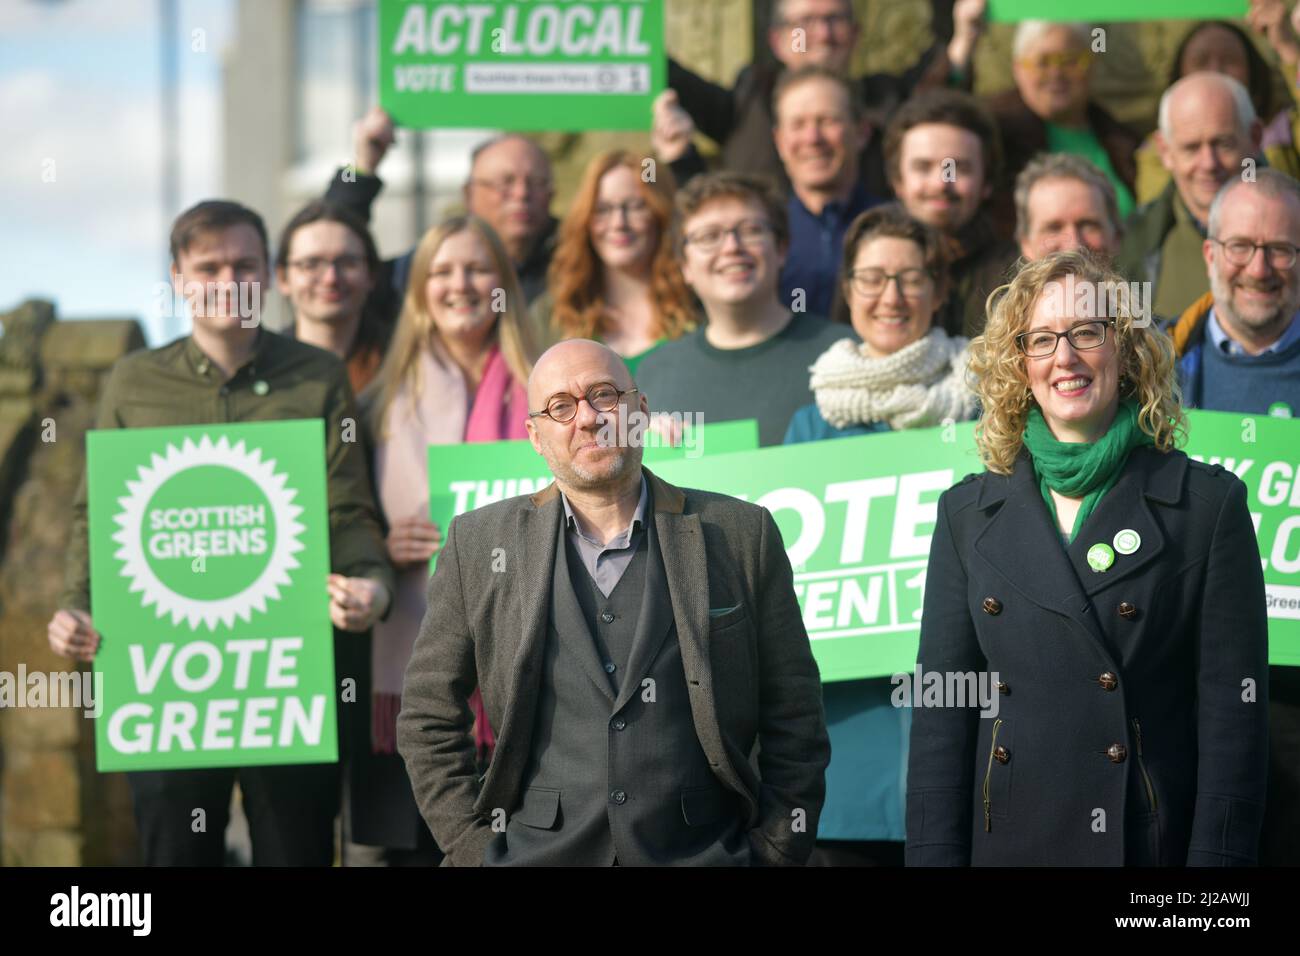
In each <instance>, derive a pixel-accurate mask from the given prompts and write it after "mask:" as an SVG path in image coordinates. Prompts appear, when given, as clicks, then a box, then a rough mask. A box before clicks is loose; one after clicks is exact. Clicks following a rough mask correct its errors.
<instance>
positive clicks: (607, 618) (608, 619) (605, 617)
mask: <svg viewBox="0 0 1300 956" xmlns="http://www.w3.org/2000/svg"><path fill="white" fill-rule="evenodd" d="M600 619H601V620H602V621H604V622H605V623H606V624H613V623H614V615H613V614H611V613H609V611H602V612H601V615H600Z"/></svg>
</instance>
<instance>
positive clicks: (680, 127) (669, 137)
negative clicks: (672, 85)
mask: <svg viewBox="0 0 1300 956" xmlns="http://www.w3.org/2000/svg"><path fill="white" fill-rule="evenodd" d="M694 135H695V121H694V120H693V119H691V115H690V114H689V113H687V112H686V110H684V109H682V108H681V106H679V105H678V103H677V91H676V90H664V91H663V92H662V93H660V94H659V95H658V96H656V97H655V103H654V122H653V125H652V126H651V128H650V145H651V146H652V147H653V148H654V151H655V153H656V155H658V157H659V158H660V159H661V160H663V161H664V162H665V163H674V162H676V161H677V160H679V159H681V158H682V154H683V153H685V152H686V150H687V149H689V148H690V145H691V137H692V136H694Z"/></svg>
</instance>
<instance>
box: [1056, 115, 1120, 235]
mask: <svg viewBox="0 0 1300 956" xmlns="http://www.w3.org/2000/svg"><path fill="white" fill-rule="evenodd" d="M1047 149H1048V150H1049V151H1050V152H1053V153H1074V154H1075V155H1076V156H1082V157H1083V158H1084V159H1086V160H1089V161H1090V162H1091V163H1092V164H1093V165H1094V166H1096V167H1097V168H1098V169H1100V170H1101V171H1102V172H1103V173H1105V174H1106V178H1107V179H1109V180H1110V181H1111V183H1112V184H1113V185H1114V187H1115V197H1116V199H1118V200H1119V219H1120V222H1123V221H1124V220H1125V219H1127V218H1128V214H1129V213H1131V212H1132V211H1133V207H1134V206H1135V205H1136V203H1135V202H1134V201H1133V194H1132V193H1131V192H1129V188H1128V187H1127V186H1125V185H1124V180H1122V179H1120V178H1119V175H1118V174H1117V173H1116V172H1115V167H1114V166H1112V165H1111V163H1110V156H1109V155H1107V153H1106V149H1105V147H1103V146H1102V145H1101V140H1099V139H1097V135H1096V134H1095V133H1094V132H1093V131H1092V130H1090V129H1067V128H1066V127H1064V126H1057V125H1056V124H1055V123H1048V124H1047Z"/></svg>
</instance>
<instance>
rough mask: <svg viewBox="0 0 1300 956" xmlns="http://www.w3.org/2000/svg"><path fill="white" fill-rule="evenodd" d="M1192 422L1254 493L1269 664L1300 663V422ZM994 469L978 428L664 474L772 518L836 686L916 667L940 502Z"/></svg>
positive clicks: (814, 447) (1200, 438) (1217, 416)
mask: <svg viewBox="0 0 1300 956" xmlns="http://www.w3.org/2000/svg"><path fill="white" fill-rule="evenodd" d="M1188 418H1189V422H1190V424H1189V429H1188V431H1189V441H1188V446H1187V449H1186V451H1187V453H1188V454H1189V455H1190V456H1192V457H1195V458H1199V459H1201V460H1204V461H1207V462H1210V463H1220V464H1223V466H1224V467H1225V468H1228V469H1229V470H1231V471H1233V472H1234V473H1236V474H1237V475H1238V477H1240V478H1241V479H1242V480H1243V481H1244V482H1245V484H1246V486H1247V489H1248V491H1249V502H1250V509H1251V513H1252V514H1253V515H1254V516H1255V518H1256V530H1257V534H1258V536H1259V544H1260V555H1261V560H1262V562H1263V566H1264V578H1265V586H1266V591H1267V600H1268V613H1269V657H1270V660H1271V662H1272V663H1274V664H1291V665H1300V423H1297V422H1295V421H1291V420H1288V419H1280V418H1268V417H1265V416H1242V415H1233V414H1225V413H1222V412H1200V411H1194V412H1190V413H1189V415H1188ZM904 462H905V463H906V464H905V465H903V466H900V463H904ZM981 470H983V466H982V463H981V462H980V460H979V457H978V455H977V454H976V450H975V442H974V423H969V422H968V423H965V424H960V425H955V426H949V427H948V428H935V429H917V430H914V431H906V432H887V433H882V434H877V435H865V436H861V437H858V438H842V439H835V440H831V441H822V442H811V443H808V444H801V445H788V446H784V447H780V448H764V449H762V450H759V451H752V452H745V453H741V454H734V455H726V456H723V457H721V458H713V457H709V458H707V459H704V460H700V461H679V462H672V463H665V464H663V465H660V466H659V467H658V468H656V473H657V474H659V475H660V476H661V477H663V478H664V479H665V480H667V481H670V482H672V483H673V484H676V485H678V486H681V487H686V488H700V489H703V490H706V491H718V492H723V493H725V494H731V495H735V496H736V497H738V498H744V499H746V500H748V501H754V502H756V503H758V504H761V505H763V506H764V507H766V508H768V509H769V510H770V511H771V512H772V515H773V517H774V518H775V519H776V523H777V526H778V527H779V528H780V529H781V535H782V538H783V539H784V541H785V544H786V553H787V554H788V555H789V557H790V563H791V565H792V566H793V567H794V572H795V575H794V580H795V591H796V593H797V595H798V597H799V604H800V607H801V608H802V610H803V620H804V625H805V627H806V628H807V630H808V636H809V637H810V638H811V639H812V646H813V652H814V654H815V656H816V658H817V663H818V666H819V667H820V668H821V672H822V679H823V680H824V681H837V680H852V679H856V678H862V677H882V676H888V675H892V674H896V673H910V672H911V671H912V670H913V668H914V666H915V663H916V652H917V641H918V639H919V636H920V623H921V609H922V606H923V599H924V589H925V583H926V582H925V572H926V566H927V563H928V559H929V552H930V537H931V535H932V534H933V531H934V520H935V516H936V513H937V508H936V505H937V502H938V499H939V495H940V494H942V492H943V491H944V490H945V489H947V488H948V487H950V486H951V485H952V484H953V483H954V482H956V481H958V480H960V479H961V478H962V477H963V476H965V475H966V474H969V473H971V472H976V471H981ZM1121 546H1123V543H1122V542H1121Z"/></svg>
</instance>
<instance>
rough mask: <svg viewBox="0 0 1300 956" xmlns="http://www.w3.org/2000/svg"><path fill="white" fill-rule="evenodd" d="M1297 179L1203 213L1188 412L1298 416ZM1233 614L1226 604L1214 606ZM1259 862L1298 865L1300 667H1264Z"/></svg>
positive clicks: (1264, 174) (1185, 340) (1185, 325)
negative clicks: (1203, 280)
mask: <svg viewBox="0 0 1300 956" xmlns="http://www.w3.org/2000/svg"><path fill="white" fill-rule="evenodd" d="M1297 252H1300V184H1297V183H1296V181H1295V180H1293V179H1291V178H1290V177H1289V176H1286V175H1283V174H1282V173H1279V172H1277V171H1276V170H1272V169H1261V170H1258V171H1257V172H1256V173H1255V181H1254V182H1243V181H1242V180H1241V179H1239V178H1235V177H1234V178H1233V179H1230V180H1229V181H1228V183H1227V184H1226V185H1225V186H1223V187H1222V188H1221V189H1220V190H1219V192H1218V194H1217V195H1216V196H1215V197H1214V201H1213V203H1212V204H1211V206H1210V211H1209V229H1208V230H1207V236H1206V239H1205V243H1204V246H1203V248H1202V254H1203V256H1204V259H1205V267H1206V270H1207V272H1208V275H1209V280H1210V291H1209V292H1207V293H1206V294H1205V295H1203V296H1201V297H1200V298H1199V299H1197V300H1196V301H1195V302H1193V303H1192V304H1191V306H1190V307H1189V308H1188V309H1187V311H1185V312H1184V313H1183V315H1182V317H1181V318H1180V319H1179V320H1178V322H1177V323H1176V324H1175V325H1174V326H1173V328H1172V332H1173V338H1174V347H1175V349H1176V350H1177V352H1178V355H1179V361H1178V369H1179V377H1180V378H1181V379H1182V385H1183V401H1184V402H1185V403H1186V404H1187V405H1188V406H1189V407H1193V408H1206V409H1214V410H1218V411H1225V412H1244V413H1247V414H1258V415H1262V414H1269V415H1277V416H1280V417H1284V418H1291V417H1293V416H1295V415H1296V414H1300V262H1298V261H1297ZM1217 610H1219V611H1220V612H1221V613H1231V612H1230V610H1229V609H1217ZM1268 672H1269V673H1268V679H1269V702H1268V712H1269V774H1268V778H1269V779H1268V792H1267V794H1266V796H1265V806H1264V827H1263V832H1262V833H1261V835H1260V845H1259V862H1260V865H1262V866H1268V865H1274V866H1296V865H1297V864H1300V671H1297V669H1296V668H1294V667H1270V668H1269V669H1268Z"/></svg>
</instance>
